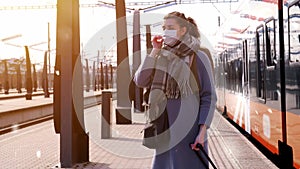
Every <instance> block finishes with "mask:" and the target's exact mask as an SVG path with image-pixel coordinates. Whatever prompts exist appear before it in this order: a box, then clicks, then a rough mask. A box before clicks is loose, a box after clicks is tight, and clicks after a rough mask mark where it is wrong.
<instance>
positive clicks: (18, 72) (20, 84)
mask: <svg viewBox="0 0 300 169" xmlns="http://www.w3.org/2000/svg"><path fill="white" fill-rule="evenodd" d="M16 72H17V90H18V93H22V75H21V63H18V64H17V65H16Z"/></svg>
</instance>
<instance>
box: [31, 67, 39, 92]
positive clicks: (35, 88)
mask: <svg viewBox="0 0 300 169" xmlns="http://www.w3.org/2000/svg"><path fill="white" fill-rule="evenodd" d="M32 67H33V73H32V74H33V75H32V76H33V91H34V92H36V91H37V87H38V86H37V75H36V69H35V64H32Z"/></svg>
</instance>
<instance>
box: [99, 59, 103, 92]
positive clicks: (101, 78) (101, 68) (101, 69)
mask: <svg viewBox="0 0 300 169" xmlns="http://www.w3.org/2000/svg"><path fill="white" fill-rule="evenodd" d="M100 80H101V85H100V86H101V88H100V89H101V90H103V89H104V73H103V62H100Z"/></svg>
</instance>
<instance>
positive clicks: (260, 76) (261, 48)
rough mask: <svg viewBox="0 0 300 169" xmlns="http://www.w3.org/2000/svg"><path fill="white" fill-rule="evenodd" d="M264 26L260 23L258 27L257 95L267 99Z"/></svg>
mask: <svg viewBox="0 0 300 169" xmlns="http://www.w3.org/2000/svg"><path fill="white" fill-rule="evenodd" d="M264 39H265V38H264V26H263V25H260V26H258V27H257V29H256V64H257V66H256V68H257V70H256V73H257V76H256V77H257V81H256V85H257V90H256V91H257V92H256V95H257V97H260V98H262V99H263V100H265V98H266V93H265V41H264Z"/></svg>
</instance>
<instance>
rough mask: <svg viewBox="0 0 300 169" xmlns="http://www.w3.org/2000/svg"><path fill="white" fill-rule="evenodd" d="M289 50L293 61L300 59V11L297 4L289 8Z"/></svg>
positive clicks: (290, 58)
mask: <svg viewBox="0 0 300 169" xmlns="http://www.w3.org/2000/svg"><path fill="white" fill-rule="evenodd" d="M288 16H289V17H288V45H289V46H288V49H289V50H288V52H289V55H288V56H289V60H290V61H291V62H299V61H300V11H299V7H298V6H297V5H292V6H290V7H289V10H288Z"/></svg>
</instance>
